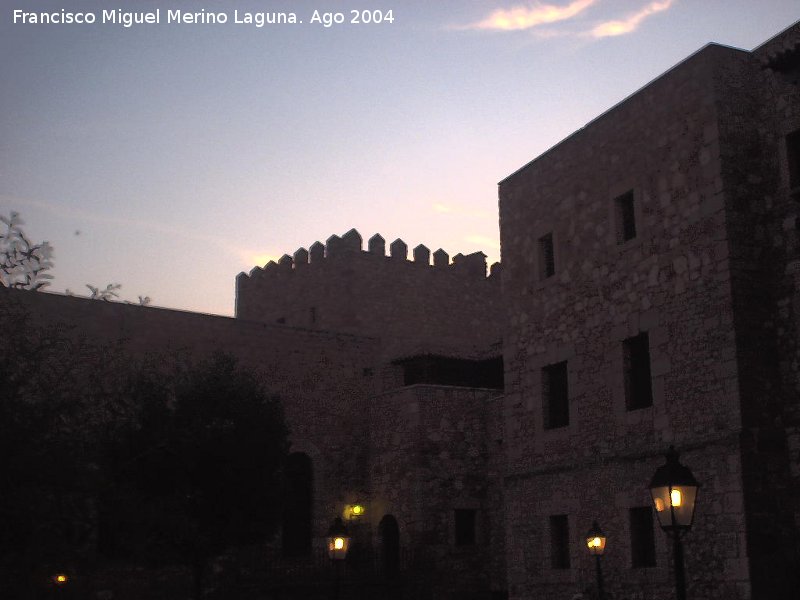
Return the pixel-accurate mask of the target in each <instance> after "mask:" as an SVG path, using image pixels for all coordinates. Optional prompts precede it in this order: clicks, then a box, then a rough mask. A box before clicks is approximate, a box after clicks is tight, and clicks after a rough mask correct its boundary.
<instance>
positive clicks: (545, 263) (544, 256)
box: [539, 233, 556, 279]
mask: <svg viewBox="0 0 800 600" xmlns="http://www.w3.org/2000/svg"><path fill="white" fill-rule="evenodd" d="M539 274H540V279H547V278H548V277H552V276H553V275H555V274H556V261H555V255H554V254H553V234H552V233H548V234H547V235H545V236H542V237H540V238H539Z"/></svg>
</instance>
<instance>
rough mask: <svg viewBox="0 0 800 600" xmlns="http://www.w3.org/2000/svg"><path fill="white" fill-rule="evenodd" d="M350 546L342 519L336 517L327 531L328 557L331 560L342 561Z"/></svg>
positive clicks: (348, 536) (348, 535)
mask: <svg viewBox="0 0 800 600" xmlns="http://www.w3.org/2000/svg"><path fill="white" fill-rule="evenodd" d="M349 546H350V534H349V533H348V531H347V527H345V526H344V523H342V519H341V518H339V517H336V518H335V519H334V520H333V523H331V527H330V529H328V556H329V557H330V558H331V559H332V560H337V561H338V560H344V559H345V558H346V557H347V549H348V548H349Z"/></svg>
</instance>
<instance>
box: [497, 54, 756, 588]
mask: <svg viewBox="0 0 800 600" xmlns="http://www.w3.org/2000/svg"><path fill="white" fill-rule="evenodd" d="M740 55H745V56H746V53H744V52H742V51H738V50H733V49H730V48H724V47H720V46H716V45H710V46H707V47H705V48H704V49H703V50H701V51H699V52H698V53H696V54H695V55H693V56H692V57H690V58H689V59H687V60H686V61H684V62H683V63H681V64H680V65H678V66H676V67H675V68H673V69H672V70H671V71H669V72H667V73H666V74H664V75H663V76H662V77H660V78H659V79H657V80H656V81H654V82H652V83H651V84H649V85H648V86H647V87H645V88H644V89H642V90H640V91H639V92H637V93H636V94H635V95H634V96H632V97H630V98H628V99H627V100H626V101H624V102H623V103H621V104H619V105H617V106H616V107H614V108H613V109H611V110H610V111H608V112H607V113H605V114H604V115H602V116H600V117H598V118H597V119H596V120H595V121H593V122H592V123H590V124H589V125H587V126H586V127H585V128H584V129H582V130H580V131H579V132H577V133H575V134H573V136H571V137H569V138H567V139H566V140H564V141H563V142H561V143H560V144H559V145H557V146H556V147H554V148H552V149H551V150H549V151H548V152H547V153H545V154H544V155H542V156H541V157H539V158H537V159H536V160H535V161H533V162H532V163H530V164H529V165H527V166H525V167H523V168H522V169H520V170H519V171H518V172H516V173H515V174H513V175H512V176H510V177H509V178H507V179H506V180H504V181H503V182H501V184H500V229H501V245H502V248H503V266H504V294H505V300H506V304H507V306H508V311H509V312H508V321H507V324H506V328H505V332H504V358H505V365H506V400H505V401H506V430H505V431H506V436H505V440H506V447H507V448H506V450H507V459H508V476H507V483H508V489H507V490H506V503H507V509H506V510H507V532H508V534H507V544H508V562H509V565H510V567H509V589H510V591H511V597H512V598H527V597H532V596H536V597H542V598H547V597H552V598H558V597H561V598H563V597H568V596H565V594H567V593H570V592H571V593H574V592H575V591H579V590H577V589H576V587H579V586H581V585H584V584H585V581H584V579H585V576H586V574H587V568H588V567H587V566H586V565H587V558H588V557H585V556H583V554H588V552H586V550H585V549H584V547H583V544H582V542H581V539H580V538H581V536H582V535H583V534H584V533H585V531H586V530H588V528H589V526H590V524H591V521H592V520H593V519H595V518H596V519H598V520H599V521H600V524H601V526H602V527H604V529H605V530H606V534H607V535H608V536H609V539H611V538H612V536H613V537H614V538H615V539H617V540H618V541H619V542H618V543H619V544H620V545H619V546H618V547H617V549H615V552H616V553H617V557H618V559H619V557H620V556H621V557H625V556H627V558H623V559H622V560H617V567H615V568H619V569H624V570H625V577H624V579H625V580H626V581H628V582H629V585H630V583H631V582H636V586H641V587H640V590H641V593H644V594H646V597H651V596H653V595H654V594H657V593H658V592H657V590H658V589H660V588H663V585H662V583H663V582H662V581H661V580H662V579H663V578H664V577H665V576H666V575H665V573H666V571H664V569H665V568H666V565H667V555H666V554H665V553H664V552H663V548H662V549H661V550H660V553H659V555H658V556H657V566H656V567H655V568H648V569H644V570H641V571H639V570H636V569H633V568H632V567H631V563H630V540H629V539H628V534H627V533H626V527H627V522H628V521H627V520H628V509H629V508H630V507H632V506H647V505H648V503H649V500H648V498H647V497H646V491H645V487H646V486H647V484H648V483H649V479H650V477H652V473H653V471H654V470H655V468H656V467H657V466H658V465H659V464H660V463H662V462H663V458H660V455H661V453H663V451H664V450H666V448H667V447H668V446H669V445H670V444H674V445H675V446H676V447H677V448H678V449H679V450H680V449H691V452H690V453H686V454H685V456H684V458H685V463H686V464H687V465H688V466H690V467H691V468H692V469H694V470H695V472H696V473H697V472H698V470H702V469H705V468H707V466H709V465H717V466H719V467H720V468H722V467H723V466H725V465H728V463H729V461H732V462H733V463H734V464H733V465H732V466H731V467H730V468H728V467H725V469H723V470H722V471H720V473H725V474H726V475H725V476H726V477H727V478H728V479H729V481H727V483H725V486H727V487H725V489H730V490H731V491H730V492H726V493H730V494H733V497H734V498H735V497H736V495H737V494H738V495H739V499H738V500H732V501H731V502H729V503H728V505H726V506H723V504H722V503H719V502H715V501H714V500H712V498H713V496H711V497H706V495H705V490H706V489H709V488H710V489H711V490H713V491H712V492H711V494H714V493H715V492H718V491H719V489H721V488H718V486H717V484H716V483H710V482H708V481H706V482H704V486H707V487H704V491H703V495H702V496H700V502H702V501H703V499H707V500H708V501H709V502H711V503H712V504H710V505H706V506H704V507H702V508H699V509H698V519H697V521H696V525H695V529H694V531H695V532H696V535H695V534H694V533H693V534H692V535H693V538H692V540H691V541H690V542H688V543H687V546H686V551H687V559H686V561H687V565H688V566H687V568H688V569H690V570H693V571H699V570H702V571H703V578H704V582H701V581H700V580H699V579H697V578H695V579H691V580H690V581H691V587H690V595H694V594H695V593H698V592H699V590H700V589H701V587H702V588H703V589H704V590H706V591H707V592H708V595H706V596H704V597H707V598H713V597H720V598H722V597H730V595H731V594H734V596H733V597H739V596H737V595H735V594H739V595H740V596H741V597H748V594H749V592H748V591H747V582H748V581H749V575H748V573H747V568H746V567H745V568H744V570H742V569H739V570H738V571H737V572H736V574H735V576H734V575H731V572H730V568H732V567H729V566H728V565H727V563H724V560H723V559H722V558H720V559H719V560H717V561H716V562H714V561H712V562H710V563H708V564H706V560H705V557H707V556H710V555H711V554H713V553H714V552H715V551H716V549H717V548H718V547H720V546H723V545H725V543H727V542H726V541H729V538H730V536H733V539H735V540H736V543H735V545H736V547H737V550H736V552H738V553H741V552H743V551H742V546H741V544H740V543H739V541H740V540H741V539H744V531H745V529H744V528H745V524H744V508H743V506H742V504H743V503H742V501H741V481H740V479H741V470H740V469H739V467H738V466H737V464H738V449H737V445H738V435H739V433H740V431H741V416H740V415H741V413H740V407H739V385H740V382H739V379H738V377H737V374H738V372H737V371H738V363H737V345H736V338H735V332H734V304H733V300H732V295H731V270H730V263H729V254H730V244H729V239H728V234H727V232H726V219H727V214H726V199H725V195H724V185H723V178H722V166H721V152H720V146H721V143H722V142H721V141H720V133H719V131H720V124H719V121H720V115H719V112H718V111H719V109H718V101H719V99H718V96H717V94H718V89H717V85H716V82H717V81H718V79H719V77H720V76H721V75H720V72H721V69H722V68H723V67H724V66H725V65H727V64H729V62H730V61H731V60H735V59H736V57H738V56H740ZM630 191H632V192H633V198H634V202H633V206H634V214H635V223H636V236H635V237H634V238H633V239H630V240H628V241H623V237H622V236H621V231H620V223H619V215H618V214H617V211H618V210H619V209H618V206H617V200H616V199H617V198H618V197H620V196H621V195H623V194H626V193H628V192H630ZM548 233H551V234H552V239H553V247H554V257H555V258H554V266H555V274H554V275H553V276H552V277H544V273H543V271H542V265H541V260H540V257H539V254H540V248H539V244H540V242H539V240H540V239H541V238H542V237H543V236H545V235H546V234H548ZM642 332H645V333H647V334H648V338H649V352H650V365H651V381H652V406H650V407H647V408H640V409H638V410H628V409H627V407H626V400H625V379H624V360H625V359H624V350H623V342H624V340H626V339H628V338H631V337H633V336H636V335H637V334H639V333H642ZM561 361H566V362H567V381H568V390H569V392H568V394H569V425H568V426H566V427H558V428H553V429H548V428H547V427H546V426H545V422H544V416H543V415H544V410H545V406H544V404H545V401H544V392H543V381H542V369H543V368H544V367H546V366H548V365H551V364H554V363H558V362H561ZM712 473H714V471H712V470H709V471H708V474H709V477H711V476H712ZM598 488H599V489H598ZM736 490H738V492H737V491H736ZM612 498H613V504H611V505H609V502H612ZM631 502H636V503H638V504H629V503H631ZM612 506H613V508H611V507H612ZM554 511H555V512H554ZM560 514H565V515H568V520H569V526H570V536H571V538H570V547H571V552H572V554H573V555H574V557H575V560H576V562H575V563H574V564H577V565H580V566H578V567H577V568H572V569H567V570H553V569H549V568H548V567H547V565H548V564H549V559H548V556H549V555H548V553H549V552H550V548H549V538H548V537H547V535H548V534H547V532H546V530H543V529H542V527H544V525H543V524H547V523H548V519H549V516H551V515H560ZM604 521H607V522H608V523H609V525H608V526H606V525H605V522H604ZM722 522H724V524H725V525H726V528H725V529H724V530H723V528H722V527H718V525H717V524H718V523H722ZM727 526H729V527H730V529H728V528H727ZM662 537H663V536H662V534H661V532H660V531H656V541H657V543H658V542H661V541H663V539H662ZM526 552H527V553H528V554H526ZM626 552H627V555H626ZM530 553H534V554H535V555H530ZM536 553H538V554H536ZM542 553H544V554H545V555H547V556H543V555H542ZM737 556H739V555H737ZM731 558H734V557H731ZM725 560H727V559H725ZM626 561H627V564H626ZM720 561H722V562H720ZM514 564H522V565H525V566H524V567H520V568H518V569H516V572H515V567H513V566H511V565H514ZM737 564H738V563H737ZM534 565H536V566H534ZM740 566H741V565H740ZM552 571H557V572H552ZM632 589H633V588H631V589H630V590H627V591H626V592H625V593H628V592H631V590H632ZM714 590H717V591H714ZM653 597H655V596H653Z"/></svg>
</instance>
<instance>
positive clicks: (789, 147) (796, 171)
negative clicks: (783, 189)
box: [786, 129, 800, 190]
mask: <svg viewBox="0 0 800 600" xmlns="http://www.w3.org/2000/svg"><path fill="white" fill-rule="evenodd" d="M786 158H787V159H788V161H789V186H790V187H791V188H792V189H793V190H797V189H800V129H798V130H797V131H793V132H792V133H790V134H789V135H787V136H786Z"/></svg>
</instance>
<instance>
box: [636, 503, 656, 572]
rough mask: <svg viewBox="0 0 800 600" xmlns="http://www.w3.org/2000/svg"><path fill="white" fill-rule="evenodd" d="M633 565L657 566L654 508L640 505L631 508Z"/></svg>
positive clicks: (637, 566) (638, 566)
mask: <svg viewBox="0 0 800 600" xmlns="http://www.w3.org/2000/svg"><path fill="white" fill-rule="evenodd" d="M630 520H631V566H632V567H635V568H640V567H654V566H656V540H655V536H654V535H653V509H652V508H650V507H649V506H640V507H636V508H632V509H630Z"/></svg>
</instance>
